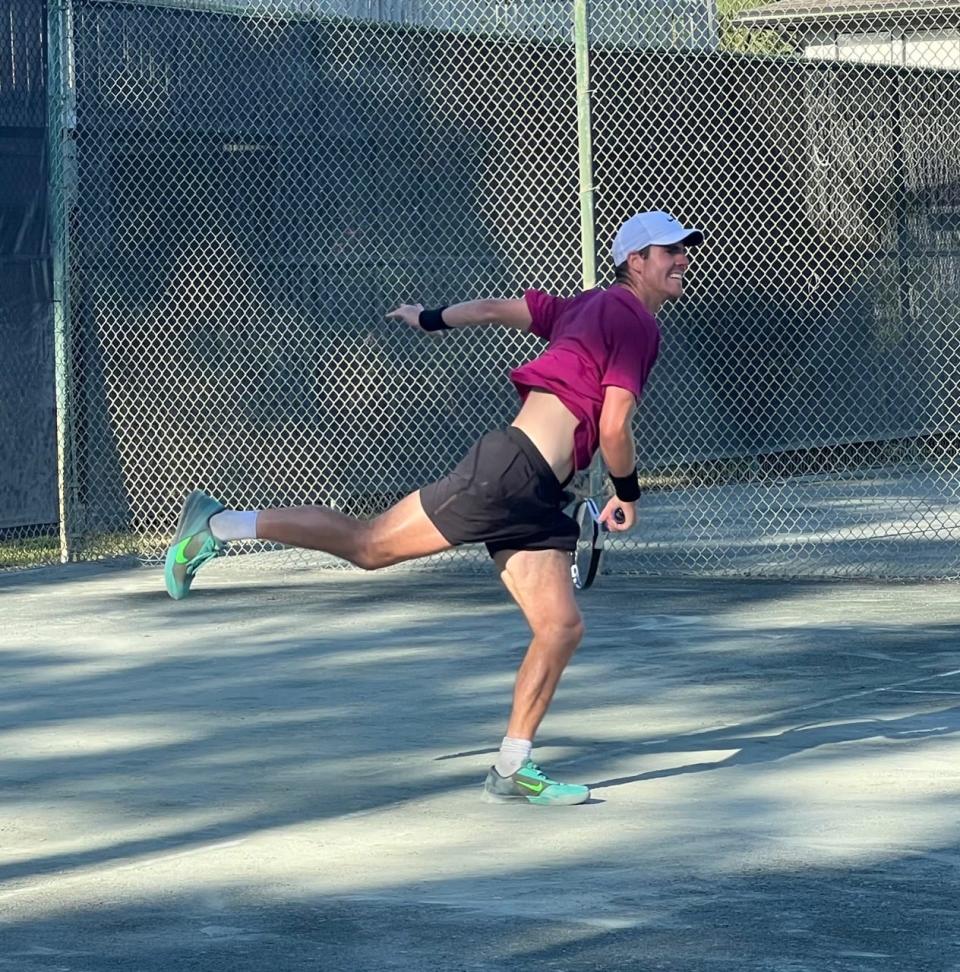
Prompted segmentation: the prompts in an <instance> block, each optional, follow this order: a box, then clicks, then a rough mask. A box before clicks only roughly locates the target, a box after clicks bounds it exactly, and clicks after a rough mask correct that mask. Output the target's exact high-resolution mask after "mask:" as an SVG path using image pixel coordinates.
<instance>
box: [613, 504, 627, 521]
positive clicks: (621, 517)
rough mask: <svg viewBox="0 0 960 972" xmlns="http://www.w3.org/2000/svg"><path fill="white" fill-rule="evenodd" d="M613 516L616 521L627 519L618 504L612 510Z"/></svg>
mask: <svg viewBox="0 0 960 972" xmlns="http://www.w3.org/2000/svg"><path fill="white" fill-rule="evenodd" d="M613 518H614V519H615V520H616V521H617V523H623V522H624V521H625V520H626V519H627V517H626V514H625V513H624V512H623V510H621V509H620V507H619V506H618V507H617V508H616V509H615V510H614V511H613Z"/></svg>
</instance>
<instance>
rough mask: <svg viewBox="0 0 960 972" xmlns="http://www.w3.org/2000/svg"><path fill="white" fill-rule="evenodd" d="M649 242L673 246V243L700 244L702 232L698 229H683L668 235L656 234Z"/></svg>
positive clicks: (656, 244) (655, 244) (701, 242)
mask: <svg viewBox="0 0 960 972" xmlns="http://www.w3.org/2000/svg"><path fill="white" fill-rule="evenodd" d="M650 242H651V244H653V245H654V246H673V245H674V244H675V243H683V244H684V245H686V246H701V245H702V244H703V233H702V232H701V231H700V230H698V229H690V230H688V229H685V230H680V231H679V232H678V233H676V234H670V235H669V236H667V235H664V236H658V237H657V238H656V239H655V240H651V241H650Z"/></svg>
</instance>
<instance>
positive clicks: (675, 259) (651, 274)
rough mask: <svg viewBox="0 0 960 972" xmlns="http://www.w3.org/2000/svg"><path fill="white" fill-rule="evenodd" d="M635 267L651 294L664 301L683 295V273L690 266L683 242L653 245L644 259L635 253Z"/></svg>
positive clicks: (645, 287) (643, 284)
mask: <svg viewBox="0 0 960 972" xmlns="http://www.w3.org/2000/svg"><path fill="white" fill-rule="evenodd" d="M635 256H636V258H637V259H636V261H635V264H634V267H635V269H636V270H637V272H638V273H639V275H640V278H641V281H642V286H643V287H644V289H645V290H646V291H647V292H648V293H650V294H651V295H656V296H659V297H661V298H662V299H663V300H664V301H667V300H676V299H677V298H678V297H682V296H683V275H684V274H685V273H686V272H687V268H688V267H689V266H690V258H689V256H688V255H687V248H686V246H684V244H683V243H674V244H673V245H672V246H658V245H656V244H655V245H653V246H651V247H650V248H649V250H648V251H647V256H646V259H644V258H643V257H642V256H640V255H639V254H635Z"/></svg>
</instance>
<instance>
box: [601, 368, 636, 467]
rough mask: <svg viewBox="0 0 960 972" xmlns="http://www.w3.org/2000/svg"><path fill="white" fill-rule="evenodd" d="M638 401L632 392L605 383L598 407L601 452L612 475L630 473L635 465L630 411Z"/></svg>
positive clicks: (631, 412) (633, 409) (631, 411)
mask: <svg viewBox="0 0 960 972" xmlns="http://www.w3.org/2000/svg"><path fill="white" fill-rule="evenodd" d="M636 408H637V400H636V398H634V396H633V392H629V391H627V389H626V388H620V387H619V386H618V385H607V387H606V388H605V389H604V392H603V406H602V408H601V409H600V454H601V455H602V456H603V461H604V462H605V463H606V466H607V470H608V471H609V472H610V473H611V474H612V475H614V476H629V475H630V473H632V472H633V470H634V468H635V467H636V465H637V454H636V449H635V446H634V442H633V413H634V412H635V411H636Z"/></svg>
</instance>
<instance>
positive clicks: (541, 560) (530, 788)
mask: <svg viewBox="0 0 960 972" xmlns="http://www.w3.org/2000/svg"><path fill="white" fill-rule="evenodd" d="M494 560H495V563H496V565H497V567H498V568H499V570H500V578H501V580H502V581H503V583H504V586H505V587H506V588H507V590H509V591H510V593H511V595H512V596H513V599H514V600H515V601H516V602H517V605H518V606H519V607H520V610H521V611H523V616H524V618H526V621H527V624H528V625H529V626H530V632H531V634H532V635H533V640H532V641H531V642H530V646H529V648H528V649H527V653H526V655H525V656H524V659H523V662H522V664H521V665H520V669H519V671H518V672H517V680H516V684H515V685H514V691H513V707H512V709H511V712H510V721H509V722H508V724H507V735H506V737H505V738H504V740H503V744H502V746H501V750H500V754H499V755H498V757H497V761H496V763H495V765H494V766H493V767H491V769H490V772H489V773H488V774H487V780H486V782H485V783H484V788H483V798H484V799H485V800H487V801H489V802H494V803H503V802H512V801H526V802H527V803H534V804H542V805H557V806H560V805H566V806H569V805H573V804H578V803H584V802H585V801H586V800H587V799H588V798H589V796H590V790H589V789H588V788H587V787H585V786H579V785H575V784H570V783H558V782H557V781H556V780H551V779H550V778H549V777H548V776H546V775H545V774H544V773H543V772H542V771H541V770H540V768H539V767H538V766H537V765H536V763H534V762H533V759H532V758H531V750H532V748H533V738H534V736H535V735H536V732H537V729H538V728H539V726H540V722H541V721H542V719H543V717H544V716H545V715H546V712H547V708H548V707H549V705H550V702H551V701H552V700H553V695H554V692H555V691H556V689H557V685H558V683H559V681H560V676H561V675H562V674H563V671H564V669H565V668H566V667H567V664H568V662H569V661H570V659H571V658H572V657H573V653H574V652H575V651H576V649H577V646H578V645H579V644H580V641H581V639H582V637H583V621H582V618H581V616H580V609H579V608H578V607H577V602H576V599H575V598H574V593H573V592H574V588H573V584H572V583H571V581H570V555H569V554H567V553H566V552H564V551H562V550H535V551H534V550H522V551H506V550H505V551H501V552H500V553H498V554H497V555H496V557H495V558H494Z"/></svg>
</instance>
